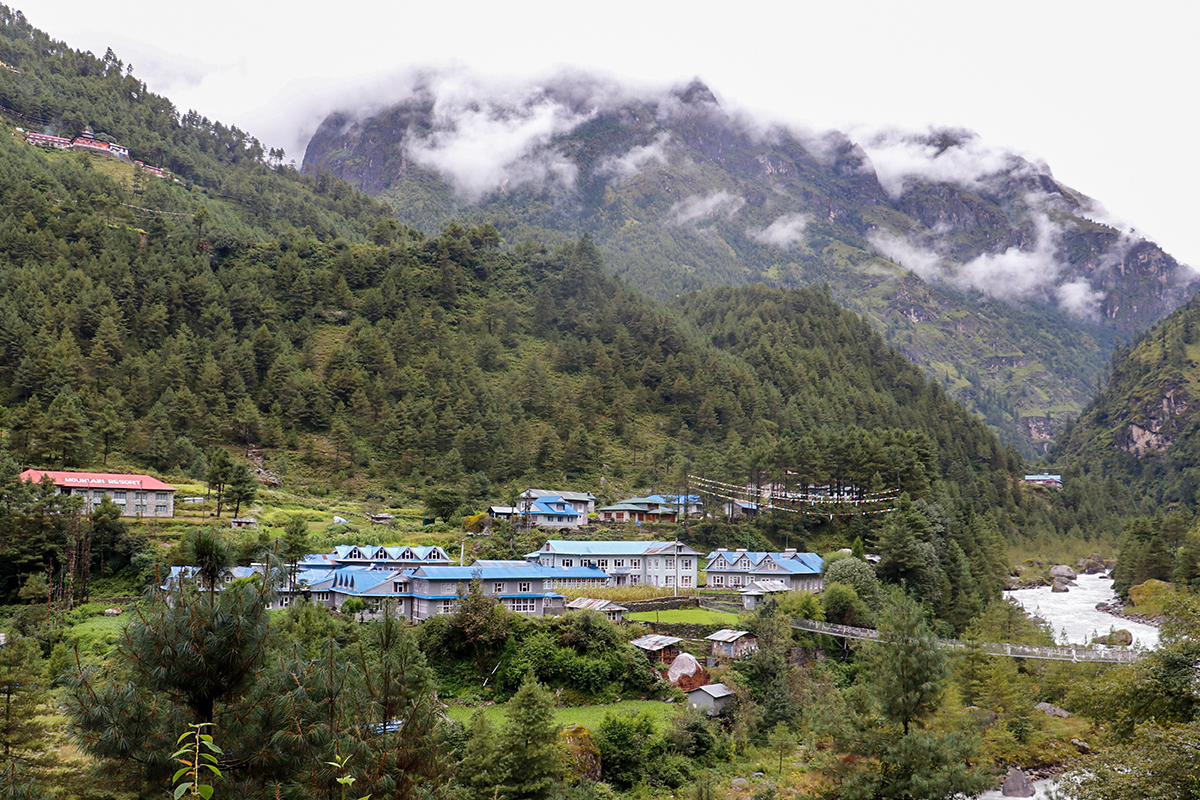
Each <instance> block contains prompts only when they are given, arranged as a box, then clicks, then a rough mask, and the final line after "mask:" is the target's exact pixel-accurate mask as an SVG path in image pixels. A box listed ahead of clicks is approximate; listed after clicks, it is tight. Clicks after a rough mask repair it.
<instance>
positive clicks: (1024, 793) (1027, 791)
mask: <svg viewBox="0 0 1200 800" xmlns="http://www.w3.org/2000/svg"><path fill="white" fill-rule="evenodd" d="M1035 792H1036V790H1035V789H1034V788H1033V783H1032V781H1030V780H1029V776H1028V775H1026V774H1025V773H1024V772H1022V771H1021V769H1020V768H1019V767H1015V766H1010V767H1009V768H1008V774H1007V775H1005V776H1004V785H1002V786H1001V787H1000V794H1002V795H1004V796H1005V797H1033V795H1034V794H1035Z"/></svg>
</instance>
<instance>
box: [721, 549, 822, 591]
mask: <svg viewBox="0 0 1200 800" xmlns="http://www.w3.org/2000/svg"><path fill="white" fill-rule="evenodd" d="M824 566H825V562H824V560H823V559H822V558H821V557H820V556H819V555H817V554H816V553H801V552H798V551H796V550H794V549H788V550H784V551H783V552H782V553H763V552H753V551H750V550H726V549H725V548H720V549H718V550H714V551H713V552H711V553H709V554H708V566H707V567H706V568H705V569H706V571H707V574H708V587H709V588H710V589H739V590H740V589H745V588H747V587H749V586H750V584H751V583H755V582H762V581H778V582H780V583H782V585H783V586H784V587H785V591H797V590H802V591H809V592H819V591H821V585H822V578H821V572H822V570H823V568H824Z"/></svg>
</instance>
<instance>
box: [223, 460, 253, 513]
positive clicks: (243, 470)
mask: <svg viewBox="0 0 1200 800" xmlns="http://www.w3.org/2000/svg"><path fill="white" fill-rule="evenodd" d="M226 494H227V502H230V503H233V515H234V516H235V517H236V516H237V515H238V514H239V513H240V512H241V510H242V504H243V503H246V504H247V505H249V504H250V503H253V502H254V500H255V498H257V497H258V481H257V480H256V479H255V477H254V473H252V472H251V471H250V468H249V467H247V466H246V465H245V464H238V465H237V466H236V467H234V468H233V474H232V475H230V477H229V486H228V488H227V489H226Z"/></svg>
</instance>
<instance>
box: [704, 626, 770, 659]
mask: <svg viewBox="0 0 1200 800" xmlns="http://www.w3.org/2000/svg"><path fill="white" fill-rule="evenodd" d="M704 638H705V639H708V641H710V642H712V654H713V658H741V657H742V656H746V655H750V654H751V653H753V652H754V651H755V650H757V649H758V638H757V637H755V636H753V635H751V633H750V631H735V630H730V629H729V628H724V629H722V630H719V631H717V632H716V633H713V634H710V635H708V636H705V637H704Z"/></svg>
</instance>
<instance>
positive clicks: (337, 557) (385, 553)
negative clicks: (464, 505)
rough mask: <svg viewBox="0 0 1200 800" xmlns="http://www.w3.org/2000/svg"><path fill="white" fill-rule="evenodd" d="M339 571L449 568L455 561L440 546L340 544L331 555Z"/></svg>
mask: <svg viewBox="0 0 1200 800" xmlns="http://www.w3.org/2000/svg"><path fill="white" fill-rule="evenodd" d="M329 558H330V560H331V561H332V562H333V563H334V564H335V565H337V566H338V567H349V566H374V567H379V568H390V569H409V568H412V567H422V566H445V565H447V564H452V563H453V559H451V558H450V556H449V554H447V553H446V551H445V550H443V549H442V548H440V547H438V546H436V545H427V546H414V545H404V544H392V545H381V544H371V545H363V544H340V545H338V546H337V547H334V548H333V552H332V553H330V554H329Z"/></svg>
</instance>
